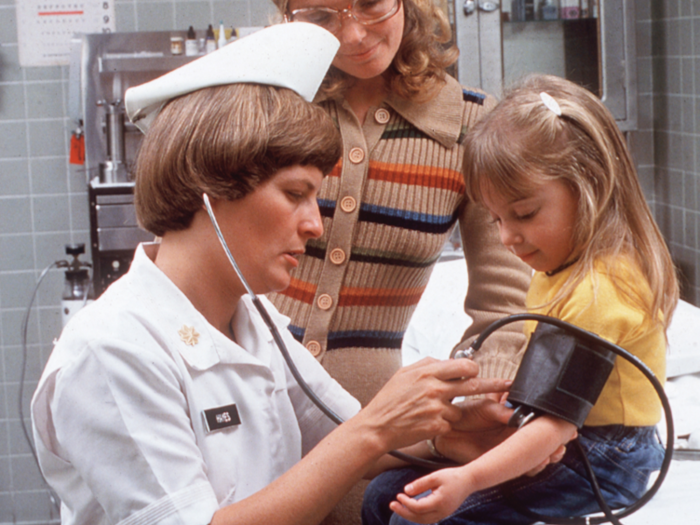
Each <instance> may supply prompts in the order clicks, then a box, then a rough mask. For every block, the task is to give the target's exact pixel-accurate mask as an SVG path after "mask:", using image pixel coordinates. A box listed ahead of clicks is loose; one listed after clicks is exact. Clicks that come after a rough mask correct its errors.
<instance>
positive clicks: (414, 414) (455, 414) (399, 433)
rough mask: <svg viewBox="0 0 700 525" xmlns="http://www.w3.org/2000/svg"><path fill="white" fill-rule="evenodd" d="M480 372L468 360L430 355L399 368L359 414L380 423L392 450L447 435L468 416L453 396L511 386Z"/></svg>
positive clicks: (498, 390)
mask: <svg viewBox="0 0 700 525" xmlns="http://www.w3.org/2000/svg"><path fill="white" fill-rule="evenodd" d="M478 373H479V367H478V365H477V364H476V363H475V362H474V361H471V360H469V359H449V360H445V361H438V360H436V359H432V358H425V359H423V360H421V361H419V362H417V363H415V364H413V365H411V366H408V367H404V368H402V369H400V370H399V371H398V372H397V373H396V374H395V375H394V376H393V377H392V378H391V379H390V380H389V382H388V383H387V384H386V385H385V386H384V388H382V389H381V390H380V391H379V393H378V394H377V395H376V396H375V397H374V399H373V400H372V401H371V402H370V403H369V404H368V405H367V407H365V408H364V409H363V410H362V411H361V412H360V414H358V415H357V416H356V417H360V418H362V419H363V420H365V422H366V423H370V424H372V425H374V426H375V429H376V430H377V435H378V436H381V439H382V440H383V441H384V443H383V445H384V447H386V448H385V449H386V450H387V451H388V450H395V449H399V448H403V447H405V446H408V445H412V444H414V443H416V442H419V441H422V440H425V439H428V438H433V437H435V436H438V435H442V434H445V433H446V432H448V431H450V429H451V428H452V425H453V424H457V423H458V422H459V421H461V420H462V418H463V412H462V409H461V408H460V407H459V406H456V405H454V404H452V400H453V399H454V398H456V397H462V396H472V395H476V394H483V393H488V392H504V391H506V390H507V388H508V386H509V385H510V382H509V381H506V380H503V379H482V378H477V377H476V375H477V374H478Z"/></svg>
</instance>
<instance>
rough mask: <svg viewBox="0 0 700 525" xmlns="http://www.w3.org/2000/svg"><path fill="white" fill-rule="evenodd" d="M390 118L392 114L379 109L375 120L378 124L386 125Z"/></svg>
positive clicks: (375, 114)
mask: <svg viewBox="0 0 700 525" xmlns="http://www.w3.org/2000/svg"><path fill="white" fill-rule="evenodd" d="M390 118H391V114H390V113H389V112H388V111H387V110H386V109H384V108H379V109H378V110H377V111H376V112H375V113H374V120H376V121H377V123H378V124H386V123H387V122H389V119H390Z"/></svg>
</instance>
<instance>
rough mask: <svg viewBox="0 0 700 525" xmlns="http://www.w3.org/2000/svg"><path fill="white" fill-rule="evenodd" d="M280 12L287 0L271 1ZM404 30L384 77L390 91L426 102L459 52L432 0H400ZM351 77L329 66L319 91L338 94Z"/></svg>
mask: <svg viewBox="0 0 700 525" xmlns="http://www.w3.org/2000/svg"><path fill="white" fill-rule="evenodd" d="M273 2H274V3H275V5H276V6H277V7H278V8H279V10H280V13H282V14H283V15H284V14H286V13H287V10H288V6H289V1H288V0H273ZM401 2H402V3H403V11H404V29H403V37H402V39H401V45H400V46H399V50H398V52H397V53H396V56H395V57H394V60H393V61H392V63H391V65H390V66H389V69H388V70H387V71H386V72H385V73H384V77H385V78H386V80H387V83H388V85H389V87H390V89H391V91H392V93H394V94H396V95H398V96H399V97H401V98H404V99H407V100H412V101H415V102H425V101H427V100H430V99H431V98H433V97H434V96H435V95H437V93H438V92H439V91H440V88H441V87H442V85H443V84H444V79H445V75H446V74H447V73H446V71H445V70H446V68H448V67H449V66H451V65H452V64H454V63H455V62H456V61H457V57H458V55H459V51H458V49H457V46H455V45H454V43H453V42H452V30H451V28H450V23H449V21H448V20H447V16H446V15H445V13H444V12H443V10H442V9H440V8H439V7H438V6H437V5H436V2H435V0H401ZM353 81H354V79H353V78H352V77H351V76H350V75H347V74H346V73H343V72H342V71H340V70H339V69H338V68H336V67H334V66H331V68H330V69H329V71H328V74H327V75H326V78H325V79H324V81H323V84H322V85H321V89H320V90H319V93H320V94H321V95H322V96H324V97H334V96H337V95H340V94H342V93H343V91H345V90H346V89H347V88H348V87H350V86H351V85H352V83H353Z"/></svg>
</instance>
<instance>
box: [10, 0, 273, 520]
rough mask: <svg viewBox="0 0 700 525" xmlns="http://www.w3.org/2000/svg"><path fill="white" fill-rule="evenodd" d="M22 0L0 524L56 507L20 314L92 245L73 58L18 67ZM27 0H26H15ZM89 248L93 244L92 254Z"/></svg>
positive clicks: (129, 12) (31, 347)
mask: <svg viewBox="0 0 700 525" xmlns="http://www.w3.org/2000/svg"><path fill="white" fill-rule="evenodd" d="M14 1H15V0H0V320H1V322H0V524H3V525H4V524H9V523H22V524H29V523H48V522H50V521H57V519H58V514H57V513H56V512H55V511H53V509H52V505H51V503H50V501H49V498H48V496H47V492H46V491H45V490H44V487H43V484H42V480H41V477H40V475H39V472H38V469H37V468H36V467H35V464H34V459H33V457H32V456H31V454H30V450H29V448H28V447H27V444H26V441H25V438H24V435H23V432H22V428H21V426H20V419H19V415H18V414H19V412H18V395H19V381H20V376H21V370H22V355H23V352H22V338H21V324H22V319H23V317H24V315H25V310H26V308H27V305H28V304H29V301H30V298H31V296H32V292H33V290H34V287H35V283H36V281H37V279H38V277H39V275H40V273H41V271H42V270H43V269H44V268H45V267H47V266H48V265H50V264H51V263H53V262H54V261H56V260H60V259H64V258H65V257H66V255H65V251H64V246H65V245H66V244H67V243H75V242H82V243H85V244H86V246H87V247H88V252H89V233H88V229H89V224H88V206H87V192H86V182H85V176H84V174H83V173H81V172H80V171H78V170H76V169H74V168H73V167H70V166H69V164H68V157H67V151H68V141H69V137H70V131H71V129H70V125H71V123H70V121H69V119H68V118H67V110H68V102H67V100H68V68H67V67H41V68H20V67H19V57H18V47H17V27H16V17H15V5H14ZM18 1H22V0H18ZM115 9H116V24H117V31H149V30H173V29H187V27H188V26H189V25H193V26H194V27H195V28H205V27H206V26H207V24H209V23H214V24H217V23H218V22H219V20H223V21H224V22H225V24H226V25H234V26H257V25H265V24H267V23H269V21H270V17H271V15H272V13H274V6H273V4H272V2H270V1H269V0H189V1H184V0H183V1H181V0H156V1H148V0H116V2H115ZM88 255H89V254H88ZM62 290H63V272H62V271H60V270H55V269H54V270H52V271H50V272H49V273H48V275H47V277H46V278H45V279H44V281H43V283H42V284H41V287H40V288H39V292H38V295H37V298H36V301H35V307H34V309H33V310H32V315H31V317H30V322H29V325H28V331H27V334H28V346H27V366H26V377H27V381H26V384H25V388H24V396H23V405H24V407H25V415H27V414H28V406H29V400H30V397H31V394H32V392H33V390H34V388H35V386H36V381H37V379H38V377H39V374H40V372H41V369H42V367H43V365H44V363H45V362H46V358H47V356H48V354H49V352H50V350H51V342H52V341H53V339H54V338H55V337H56V336H57V335H58V334H59V332H60V329H61V312H60V308H59V305H60V300H61V293H62ZM27 421H28V420H27Z"/></svg>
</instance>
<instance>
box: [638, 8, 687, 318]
mask: <svg viewBox="0 0 700 525" xmlns="http://www.w3.org/2000/svg"><path fill="white" fill-rule="evenodd" d="M637 11H638V19H639V22H638V32H637V49H638V54H639V55H640V59H639V71H640V76H639V85H640V90H639V92H640V105H641V107H642V114H643V115H644V119H643V121H642V125H643V128H642V130H641V131H640V133H639V135H640V136H639V137H638V138H637V142H638V143H639V146H640V147H639V148H635V151H636V152H637V153H638V159H639V161H640V163H642V164H643V165H644V167H643V168H642V169H643V173H644V175H645V177H647V176H648V175H649V174H650V173H653V193H650V194H653V202H654V205H655V212H656V217H657V221H658V222H659V225H660V226H661V229H662V231H663V233H664V235H665V237H666V239H667V241H668V243H669V247H670V249H671V253H672V254H673V256H674V259H675V261H676V264H677V265H678V266H679V268H680V270H681V274H682V275H681V278H682V282H681V285H682V293H683V297H684V298H685V299H686V300H688V301H690V302H691V303H693V304H696V305H700V243H699V241H700V237H699V234H700V198H699V197H698V191H699V190H700V183H699V181H698V175H699V173H700V103H699V99H698V96H699V95H700V3H698V2H694V1H693V2H689V1H687V0H651V1H648V0H647V1H644V2H637Z"/></svg>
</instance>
